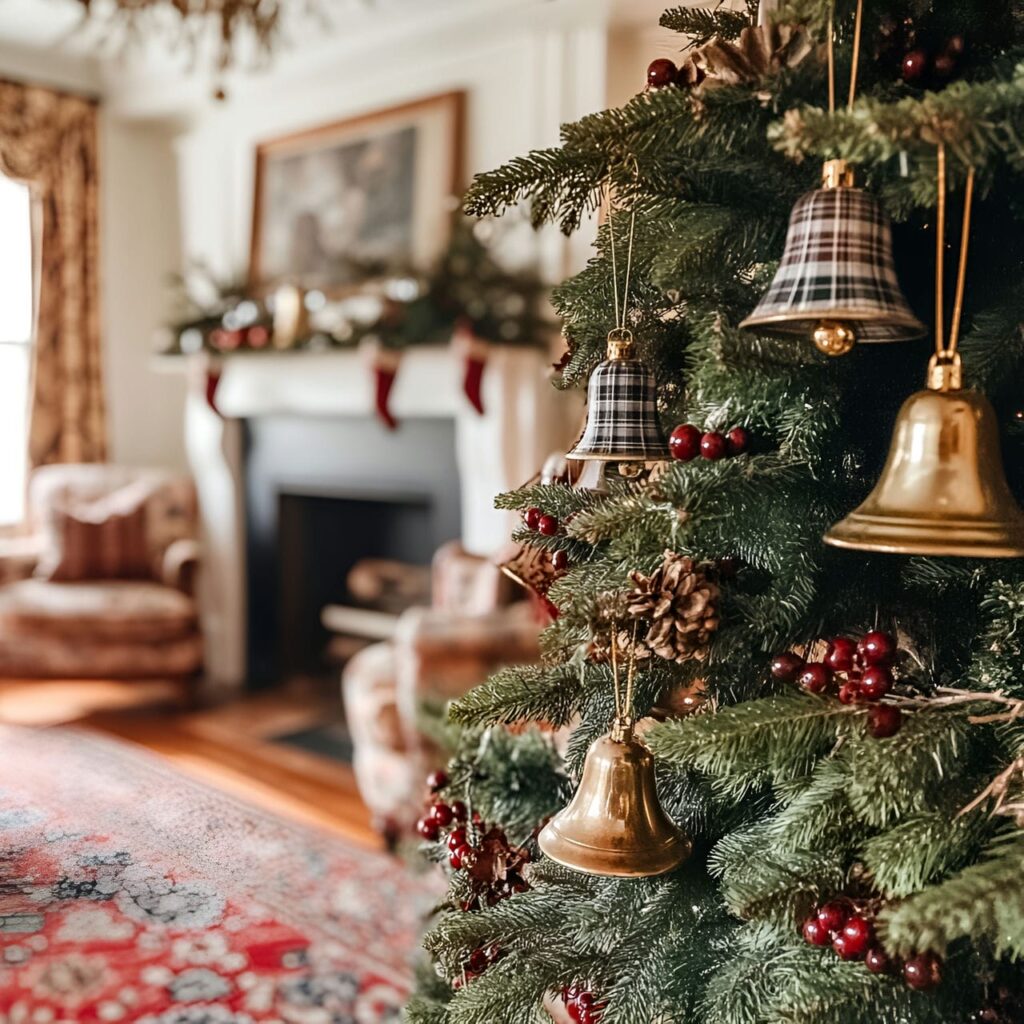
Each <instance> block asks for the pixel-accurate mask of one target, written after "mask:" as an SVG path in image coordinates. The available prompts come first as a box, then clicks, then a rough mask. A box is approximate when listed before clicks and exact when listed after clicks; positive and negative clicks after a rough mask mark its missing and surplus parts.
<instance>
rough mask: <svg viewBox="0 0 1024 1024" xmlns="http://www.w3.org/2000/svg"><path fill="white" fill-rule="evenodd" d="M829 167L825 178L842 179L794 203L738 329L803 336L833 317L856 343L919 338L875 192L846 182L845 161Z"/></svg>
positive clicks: (918, 327)
mask: <svg viewBox="0 0 1024 1024" xmlns="http://www.w3.org/2000/svg"><path fill="white" fill-rule="evenodd" d="M830 164H831V165H839V166H838V168H837V167H835V166H830V165H826V181H832V182H835V181H841V182H842V183H840V184H833V185H832V187H828V186H826V187H824V188H819V189H815V190H814V191H813V192H807V193H805V194H804V195H803V196H801V197H800V199H798V200H797V203H796V205H795V206H794V207H793V212H792V214H791V215H790V220H789V232H788V234H787V235H786V248H785V251H784V253H783V256H782V262H781V263H780V264H779V269H778V272H777V273H776V275H775V279H774V280H773V281H772V283H771V287H770V288H769V289H768V292H767V294H766V295H765V296H764V298H763V299H762V300H761V301H760V303H758V306H757V308H756V309H755V310H754V311H753V313H751V314H750V316H748V317H747V318H746V320H744V321H743V322H742V323H741V324H740V327H745V328H756V329H757V330H759V331H763V332H765V333H768V334H806V335H807V336H808V337H810V336H811V335H812V334H813V333H814V331H815V330H816V328H818V327H820V326H821V325H822V324H823V323H829V322H832V323H839V324H844V325H846V326H847V327H849V328H850V329H851V331H852V333H853V335H854V336H855V337H856V339H857V340H858V341H864V342H879V341H906V340H909V339H911V338H918V337H921V336H922V335H923V334H924V333H925V326H924V324H922V323H921V321H920V320H918V319H917V317H916V316H914V313H913V311H912V310H911V308H910V306H909V304H908V303H907V300H906V298H905V297H904V295H903V292H902V291H901V290H900V286H899V281H898V280H897V278H896V267H895V264H894V262H893V256H892V231H891V229H890V227H889V221H888V219H887V218H886V216H885V214H884V213H883V212H882V209H881V206H880V205H879V203H878V201H877V200H876V199H875V197H874V196H872V195H870V194H869V193H867V192H865V191H864V190H863V189H859V188H854V187H852V174H851V173H850V172H849V170H848V169H847V167H846V166H845V164H843V163H842V162H841V161H830ZM845 182H849V184H847V183H845Z"/></svg>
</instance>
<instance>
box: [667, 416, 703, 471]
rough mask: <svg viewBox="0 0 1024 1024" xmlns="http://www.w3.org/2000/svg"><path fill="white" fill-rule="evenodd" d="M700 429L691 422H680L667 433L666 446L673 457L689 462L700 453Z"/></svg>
mask: <svg viewBox="0 0 1024 1024" xmlns="http://www.w3.org/2000/svg"><path fill="white" fill-rule="evenodd" d="M700 436H701V435H700V431H699V430H698V429H697V428H696V427H695V426H694V425H693V424H692V423H681V424H680V425H679V426H678V427H676V429H675V430H673V431H672V433H671V434H669V437H668V448H669V451H670V452H671V453H672V458H673V459H678V460H679V461H680V462H690V461H692V460H693V459H695V458H697V456H698V455H700Z"/></svg>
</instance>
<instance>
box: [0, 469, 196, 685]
mask: <svg viewBox="0 0 1024 1024" xmlns="http://www.w3.org/2000/svg"><path fill="white" fill-rule="evenodd" d="M197 520H198V517H197V509H196V497H195V491H194V489H193V487H192V484H191V482H190V481H188V480H187V479H181V478H179V477H177V476H174V475H172V474H169V473H165V472H162V471H158V470H143V469H131V468H127V467H122V466H111V465H104V464H81V465H56V466H45V467H42V468H40V469H37V470H36V471H35V472H34V473H33V474H32V478H31V480H30V483H29V495H28V524H29V529H30V532H29V533H28V535H27V536H22V537H19V538H15V539H8V540H5V541H2V542H0V677H5V678H42V677H60V678H70V679H75V678H107V679H141V678H172V679H177V680H181V681H182V682H186V681H191V680H192V679H194V678H195V676H196V674H197V673H198V671H199V668H200V666H201V665H202V638H201V636H200V632H199V626H198V616H197V609H196V604H195V601H194V599H193V597H192V592H193V583H194V578H195V571H196V567H197V565H198V554H199V549H198V545H197V542H196V539H195V538H196V528H197Z"/></svg>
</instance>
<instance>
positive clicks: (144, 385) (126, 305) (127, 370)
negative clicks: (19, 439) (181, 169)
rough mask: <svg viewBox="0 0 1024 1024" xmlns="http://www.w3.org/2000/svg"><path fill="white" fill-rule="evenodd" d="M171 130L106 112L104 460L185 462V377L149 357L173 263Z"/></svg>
mask: <svg viewBox="0 0 1024 1024" xmlns="http://www.w3.org/2000/svg"><path fill="white" fill-rule="evenodd" d="M173 135H174V131H173V129H171V128H169V127H167V126H163V125H159V124H147V123H139V122H132V121H123V120H121V119H119V118H117V117H115V116H112V115H111V114H109V113H108V112H104V116H103V121H102V147H103V148H102V154H101V164H100V167H101V171H100V173H101V189H102V192H101V204H102V205H101V211H100V217H101V252H102V262H103V277H102V296H101V301H102V304H103V343H104V355H105V364H104V369H105V374H106V388H107V429H108V433H109V440H110V459H111V461H113V462H119V463H124V464H126V465H134V466H166V467H170V468H174V469H182V470H184V469H185V467H186V458H185V440H184V437H185V435H184V428H183V418H184V409H185V379H184V376H183V375H182V374H174V373H166V372H164V373H161V372H157V369H156V363H155V361H154V359H153V351H154V334H155V332H156V330H157V328H158V327H159V326H160V325H161V323H162V322H163V320H164V317H165V315H166V314H167V312H168V308H169V295H170V277H171V275H172V273H174V272H175V271H177V270H178V269H179V268H180V266H181V234H180V232H181V225H180V221H179V212H180V211H179V208H178V187H177V161H176V154H175V151H174V146H173Z"/></svg>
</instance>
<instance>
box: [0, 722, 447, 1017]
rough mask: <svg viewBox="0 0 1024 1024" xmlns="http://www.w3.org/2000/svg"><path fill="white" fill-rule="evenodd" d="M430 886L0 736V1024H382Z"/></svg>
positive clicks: (333, 845)
mask: <svg viewBox="0 0 1024 1024" xmlns="http://www.w3.org/2000/svg"><path fill="white" fill-rule="evenodd" d="M430 889H431V886H430V885H429V884H428V883H427V882H426V881H425V880H423V879H420V880H417V879H415V878H413V877H411V876H410V875H408V874H406V873H405V872H404V871H403V869H402V868H401V866H400V865H399V864H398V863H397V862H395V861H393V860H390V859H388V858H386V857H384V856H383V855H381V854H377V853H372V852H368V851H364V850H360V849H358V848H356V847H350V846H348V845H347V844H346V842H345V841H344V840H342V839H339V838H337V837H335V836H333V835H331V834H329V833H327V832H324V831H319V830H317V829H315V828H311V827H308V826H304V825H299V824H293V823H291V822H289V821H287V820H285V819H282V818H279V817H277V816H275V815H272V814H268V813H266V812H264V811H262V810H259V809H257V808H255V807H253V806H250V805H249V804H246V803H243V802H241V801H239V800H236V799H234V798H233V797H231V796H229V795H226V794H225V793H222V792H220V791H219V790H216V789H213V788H210V787H209V786H206V785H204V784H202V783H200V782H197V781H194V780H192V779H191V778H189V777H188V776H185V775H183V774H181V773H180V772H178V771H177V770H176V769H175V768H174V767H173V766H171V765H169V764H167V763H165V762H163V761H162V760H159V759H158V758H156V757H155V756H153V755H151V754H148V753H146V752H145V751H143V750H141V749H136V748H134V747H131V746H129V745H127V744H124V743H120V742H117V741H114V740H109V739H105V738H101V737H99V736H95V735H93V734H90V733H87V732H84V731H80V730H76V729H57V728H55V729H48V730H34V729H27V728H19V727H15V726H0V1024H72V1022H74V1024H91V1022H94V1021H95V1022H108V1021H139V1022H143V1024H256V1022H259V1021H276V1022H279V1024H384V1022H392V1021H397V1020H398V1019H399V1008H400V1007H401V1005H402V1003H403V1002H404V1001H405V999H406V997H407V995H408V988H409V984H410V976H411V971H410V968H409V959H410V956H411V954H412V951H413V950H414V948H415V946H416V944H417V937H418V932H419V927H420V923H421V914H422V913H423V911H425V910H426V909H427V905H428V904H429V901H430V898H431V893H430Z"/></svg>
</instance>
